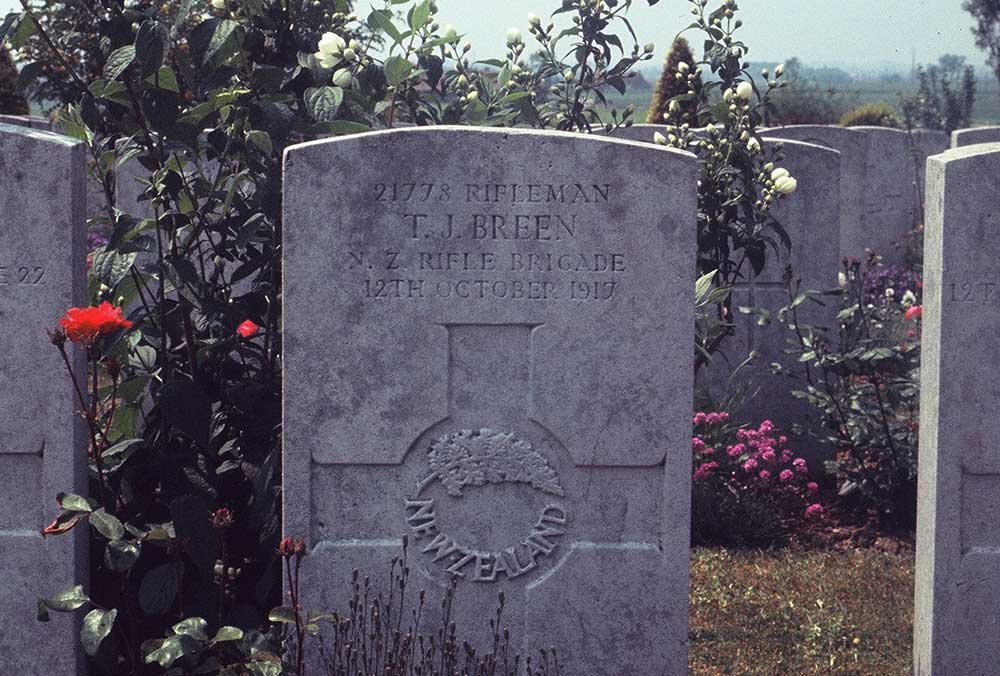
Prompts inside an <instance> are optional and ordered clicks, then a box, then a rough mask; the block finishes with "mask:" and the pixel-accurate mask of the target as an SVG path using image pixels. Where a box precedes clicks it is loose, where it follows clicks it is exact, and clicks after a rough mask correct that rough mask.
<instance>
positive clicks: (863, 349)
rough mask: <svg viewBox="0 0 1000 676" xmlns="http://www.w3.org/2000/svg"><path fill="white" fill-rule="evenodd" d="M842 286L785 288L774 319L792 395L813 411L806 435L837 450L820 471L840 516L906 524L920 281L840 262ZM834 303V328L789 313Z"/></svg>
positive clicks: (886, 525) (911, 505) (915, 414)
mask: <svg viewBox="0 0 1000 676" xmlns="http://www.w3.org/2000/svg"><path fill="white" fill-rule="evenodd" d="M841 281H842V286H841V287H840V288H839V289H836V290H833V291H828V292H825V293H821V292H817V291H808V290H801V289H800V288H799V286H798V282H797V281H796V280H792V281H790V282H789V285H788V291H789V304H788V305H787V306H785V307H784V308H782V309H781V311H780V312H779V313H778V315H777V317H778V321H780V322H782V324H784V325H785V326H786V327H787V328H788V330H789V334H788V335H789V349H788V352H789V353H791V354H794V355H797V356H798V361H799V363H801V364H802V369H803V373H802V379H803V380H804V382H806V383H807V387H806V388H805V389H804V390H802V391H797V392H795V395H796V396H797V397H801V398H803V399H805V400H806V401H808V402H809V403H810V404H812V405H813V406H814V407H816V409H817V410H818V412H819V413H820V414H821V417H820V419H821V422H822V426H821V427H818V428H817V429H813V430H811V431H812V432H813V433H814V434H816V435H817V436H818V437H819V438H821V439H823V440H824V441H825V442H827V443H828V444H829V445H831V446H833V447H834V448H836V449H837V454H836V458H835V459H834V460H832V461H830V462H828V463H827V471H828V472H829V473H830V474H831V475H833V476H834V477H835V478H836V480H837V483H838V487H839V495H840V506H841V507H842V508H843V510H844V513H845V516H847V517H851V518H853V519H855V520H856V521H858V522H860V523H866V524H872V525H874V526H876V527H879V528H882V529H895V528H905V529H909V528H912V527H913V526H914V524H915V518H916V479H917V436H918V424H919V408H918V406H919V380H918V378H919V368H920V332H919V320H920V316H921V314H922V306H921V304H920V303H921V286H922V284H921V281H920V278H919V276H918V275H916V274H915V273H913V272H911V271H908V270H905V269H899V268H884V267H882V266H881V264H880V261H879V259H878V257H877V256H875V255H870V256H869V257H868V259H867V260H866V261H865V263H863V264H862V263H861V262H860V261H858V260H856V259H853V260H847V261H845V263H844V272H843V273H842V280H841ZM824 295H827V296H832V297H834V298H836V299H838V301H839V312H838V314H837V325H836V326H834V327H832V328H829V327H819V326H809V325H805V324H803V323H801V322H800V321H799V319H798V312H797V308H798V307H800V306H801V305H802V304H804V303H808V302H822V301H821V299H822V297H823V296H824Z"/></svg>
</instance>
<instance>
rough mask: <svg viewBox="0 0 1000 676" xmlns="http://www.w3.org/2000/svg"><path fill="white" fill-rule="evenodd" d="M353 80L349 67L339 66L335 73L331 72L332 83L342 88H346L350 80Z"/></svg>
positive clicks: (349, 84)
mask: <svg viewBox="0 0 1000 676" xmlns="http://www.w3.org/2000/svg"><path fill="white" fill-rule="evenodd" d="M353 81H354V76H353V75H351V71H350V69H349V68H341V69H340V70H338V71H337V72H336V73H334V74H333V84H335V85H337V86H338V87H341V88H343V89H347V88H348V87H350V86H351V82H353Z"/></svg>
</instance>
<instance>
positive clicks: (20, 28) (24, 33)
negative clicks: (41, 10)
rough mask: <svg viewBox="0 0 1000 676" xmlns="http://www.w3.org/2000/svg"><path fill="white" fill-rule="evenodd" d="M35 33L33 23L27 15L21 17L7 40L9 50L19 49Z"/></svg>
mask: <svg viewBox="0 0 1000 676" xmlns="http://www.w3.org/2000/svg"><path fill="white" fill-rule="evenodd" d="M34 33H35V21H34V19H32V18H31V17H29V16H27V15H22V16H21V21H20V22H19V23H18V24H17V30H15V31H14V32H13V34H12V35H11V36H10V39H9V40H8V43H9V44H10V46H11V49H20V48H21V47H23V46H24V44H25V43H26V42H27V41H28V38H30V37H31V36H32V35H34Z"/></svg>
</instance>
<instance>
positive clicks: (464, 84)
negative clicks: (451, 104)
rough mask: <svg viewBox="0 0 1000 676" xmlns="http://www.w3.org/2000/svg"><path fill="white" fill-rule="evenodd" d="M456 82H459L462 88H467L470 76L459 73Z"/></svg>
mask: <svg viewBox="0 0 1000 676" xmlns="http://www.w3.org/2000/svg"><path fill="white" fill-rule="evenodd" d="M456 84H457V85H458V86H459V87H460V88H461V89H465V88H466V87H468V86H469V78H467V77H465V75H464V74H463V75H459V76H458V80H457V81H456Z"/></svg>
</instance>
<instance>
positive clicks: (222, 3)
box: [212, 0, 226, 10]
mask: <svg viewBox="0 0 1000 676" xmlns="http://www.w3.org/2000/svg"><path fill="white" fill-rule="evenodd" d="M212 7H214V8H215V9H219V10H222V9H225V8H226V0H212Z"/></svg>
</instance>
